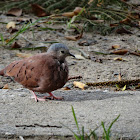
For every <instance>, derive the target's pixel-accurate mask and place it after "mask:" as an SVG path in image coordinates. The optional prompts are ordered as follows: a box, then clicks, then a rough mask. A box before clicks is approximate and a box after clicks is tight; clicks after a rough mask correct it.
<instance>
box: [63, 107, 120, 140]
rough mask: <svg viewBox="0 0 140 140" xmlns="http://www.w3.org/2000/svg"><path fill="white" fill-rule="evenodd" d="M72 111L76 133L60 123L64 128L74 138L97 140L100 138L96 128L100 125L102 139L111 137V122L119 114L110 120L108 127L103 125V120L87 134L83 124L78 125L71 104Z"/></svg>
mask: <svg viewBox="0 0 140 140" xmlns="http://www.w3.org/2000/svg"><path fill="white" fill-rule="evenodd" d="M72 113H73V117H74V121H75V124H76V127H77V133H75V132H74V131H73V130H72V129H71V128H69V127H68V126H66V125H64V124H62V123H61V124H62V125H63V126H65V127H66V128H68V129H69V130H70V131H71V132H72V133H73V134H74V137H75V139H76V140H91V139H93V140H98V139H101V138H100V137H98V136H97V134H96V132H95V131H96V130H97V129H98V128H99V127H101V126H102V128H103V136H102V139H103V140H110V139H111V128H112V126H113V124H114V123H115V122H116V121H117V120H118V119H119V117H120V115H118V116H117V117H116V118H115V119H114V120H113V121H112V122H111V124H110V125H109V127H107V128H106V127H105V123H104V122H101V125H100V126H98V127H96V128H95V129H93V130H90V132H89V134H87V133H86V132H85V130H84V126H82V128H81V129H80V127H79V124H78V120H77V117H76V114H75V111H74V108H73V106H72Z"/></svg>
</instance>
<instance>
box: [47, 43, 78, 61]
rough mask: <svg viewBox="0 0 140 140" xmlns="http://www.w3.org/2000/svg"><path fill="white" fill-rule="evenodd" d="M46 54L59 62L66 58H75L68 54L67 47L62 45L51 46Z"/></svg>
mask: <svg viewBox="0 0 140 140" xmlns="http://www.w3.org/2000/svg"><path fill="white" fill-rule="evenodd" d="M47 53H48V54H50V55H53V56H55V57H57V58H58V59H61V60H63V59H65V58H66V57H67V56H73V57H75V56H74V55H73V54H71V53H70V52H69V49H68V47H67V46H66V45H64V44H62V43H55V44H52V45H51V46H50V48H49V49H48V51H47Z"/></svg>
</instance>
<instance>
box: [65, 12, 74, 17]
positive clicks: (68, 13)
mask: <svg viewBox="0 0 140 140" xmlns="http://www.w3.org/2000/svg"><path fill="white" fill-rule="evenodd" d="M74 15H75V13H74V12H66V13H63V14H62V16H64V17H69V18H72V17H73V16H74Z"/></svg>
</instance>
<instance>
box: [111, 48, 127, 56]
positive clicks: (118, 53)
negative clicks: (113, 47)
mask: <svg viewBox="0 0 140 140" xmlns="http://www.w3.org/2000/svg"><path fill="white" fill-rule="evenodd" d="M127 52H128V50H126V49H121V50H117V51H113V52H111V53H110V54H117V55H124V54H126V53H127Z"/></svg>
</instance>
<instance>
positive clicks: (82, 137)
mask: <svg viewBox="0 0 140 140" xmlns="http://www.w3.org/2000/svg"><path fill="white" fill-rule="evenodd" d="M84 133H85V132H84V126H82V135H81V140H84V137H85V135H84Z"/></svg>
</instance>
